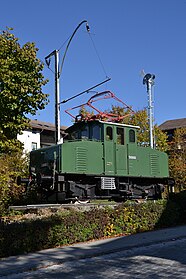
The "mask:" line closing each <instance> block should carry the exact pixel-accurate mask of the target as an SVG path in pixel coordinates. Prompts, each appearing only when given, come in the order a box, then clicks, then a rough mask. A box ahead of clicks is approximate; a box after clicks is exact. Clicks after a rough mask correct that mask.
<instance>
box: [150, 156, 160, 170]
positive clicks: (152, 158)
mask: <svg viewBox="0 0 186 279" xmlns="http://www.w3.org/2000/svg"><path fill="white" fill-rule="evenodd" d="M150 167H151V175H158V174H159V163H158V156H157V155H154V154H151V155H150Z"/></svg>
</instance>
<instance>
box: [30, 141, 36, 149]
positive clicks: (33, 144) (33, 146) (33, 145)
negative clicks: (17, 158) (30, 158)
mask: <svg viewBox="0 0 186 279" xmlns="http://www.w3.org/2000/svg"><path fill="white" fill-rule="evenodd" d="M31 147H32V150H36V149H37V142H32V146H31Z"/></svg>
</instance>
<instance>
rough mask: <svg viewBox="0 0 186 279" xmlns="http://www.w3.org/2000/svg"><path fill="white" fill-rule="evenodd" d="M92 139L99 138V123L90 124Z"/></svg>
mask: <svg viewBox="0 0 186 279" xmlns="http://www.w3.org/2000/svg"><path fill="white" fill-rule="evenodd" d="M92 139H93V140H100V139H101V136H100V127H99V125H94V126H92Z"/></svg>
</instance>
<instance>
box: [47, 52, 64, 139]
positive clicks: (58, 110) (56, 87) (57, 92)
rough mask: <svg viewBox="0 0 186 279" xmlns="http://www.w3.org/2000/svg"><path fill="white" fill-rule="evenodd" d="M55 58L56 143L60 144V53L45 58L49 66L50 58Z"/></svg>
mask: <svg viewBox="0 0 186 279" xmlns="http://www.w3.org/2000/svg"><path fill="white" fill-rule="evenodd" d="M51 56H54V59H55V127H56V129H55V143H56V144H58V143H59V142H60V139H61V131H60V98H59V94H60V93H59V76H60V75H59V51H58V50H54V51H52V52H51V53H50V54H49V55H48V56H46V57H45V61H46V64H47V66H48V67H49V65H50V57H51Z"/></svg>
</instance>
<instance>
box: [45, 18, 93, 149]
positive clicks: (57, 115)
mask: <svg viewBox="0 0 186 279" xmlns="http://www.w3.org/2000/svg"><path fill="white" fill-rule="evenodd" d="M83 23H86V30H87V32H90V28H89V25H88V22H87V20H83V21H81V22H80V24H79V25H78V26H77V27H76V29H75V30H74V32H73V33H72V35H71V37H70V39H69V40H68V43H67V46H66V49H65V52H64V55H63V59H62V63H61V67H60V69H59V50H54V51H52V52H51V53H50V54H49V55H47V56H46V57H45V61H46V64H47V66H48V67H49V66H50V58H51V56H54V58H55V127H56V130H55V143H56V144H59V143H60V141H61V130H60V128H61V127H60V104H61V102H60V93H59V78H60V75H61V73H62V69H63V65H64V61H65V58H66V54H67V50H68V48H69V45H70V43H71V41H72V39H73V37H74V35H75V34H76V32H77V30H78V29H79V28H80V26H81V25H82V24H83Z"/></svg>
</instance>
